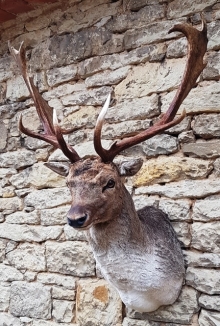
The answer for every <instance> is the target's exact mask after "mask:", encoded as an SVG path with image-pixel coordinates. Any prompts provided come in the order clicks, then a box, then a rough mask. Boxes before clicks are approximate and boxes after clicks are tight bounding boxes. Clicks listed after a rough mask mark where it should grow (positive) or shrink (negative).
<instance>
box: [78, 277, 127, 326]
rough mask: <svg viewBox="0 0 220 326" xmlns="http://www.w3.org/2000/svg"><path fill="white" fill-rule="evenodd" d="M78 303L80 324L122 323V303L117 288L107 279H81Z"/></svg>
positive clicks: (105, 324)
mask: <svg viewBox="0 0 220 326" xmlns="http://www.w3.org/2000/svg"><path fill="white" fill-rule="evenodd" d="M76 304H77V315H76V320H77V322H78V323H79V325H84V326H89V325H97V326H111V325H118V326H119V325H120V324H121V309H122V303H121V301H120V299H119V296H118V294H117V293H116V291H115V289H113V288H112V287H111V286H110V285H109V284H108V283H107V282H106V281H105V280H92V279H88V280H80V281H79V282H78V287H77V302H76Z"/></svg>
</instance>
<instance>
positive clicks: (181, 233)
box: [172, 222, 191, 248]
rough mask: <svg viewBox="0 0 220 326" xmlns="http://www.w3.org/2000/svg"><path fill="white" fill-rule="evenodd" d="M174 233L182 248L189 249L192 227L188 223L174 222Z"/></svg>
mask: <svg viewBox="0 0 220 326" xmlns="http://www.w3.org/2000/svg"><path fill="white" fill-rule="evenodd" d="M172 226H173V228H174V231H175V232H176V235H177V238H178V240H179V241H180V244H181V246H182V247H184V248H185V247H189V245H190V242H191V234H190V225H189V223H186V222H172Z"/></svg>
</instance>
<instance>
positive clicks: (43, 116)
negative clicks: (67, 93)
mask: <svg viewBox="0 0 220 326" xmlns="http://www.w3.org/2000/svg"><path fill="white" fill-rule="evenodd" d="M9 50H10V52H11V54H12V56H13V57H14V59H15V61H16V63H17V65H18V67H19V69H20V72H21V74H22V76H23V79H24V81H25V83H26V85H27V87H28V90H29V92H30V95H31V97H32V99H33V101H34V105H35V107H36V110H37V113H38V116H39V118H40V121H41V123H42V125H43V129H44V133H43V134H40V133H36V132H34V131H31V130H29V129H28V128H25V127H24V125H23V123H22V115H21V116H20V119H19V129H20V131H21V132H23V133H24V134H26V135H28V136H31V137H33V138H38V139H41V140H44V141H46V142H47V143H49V144H51V145H53V146H54V147H55V148H60V149H61V150H62V151H63V153H64V155H65V156H66V157H68V159H69V160H70V161H71V162H72V163H74V162H76V161H79V160H80V157H79V155H78V154H77V153H76V151H75V150H74V149H73V148H72V147H71V146H70V145H68V144H67V143H66V142H65V140H64V138H63V134H68V133H70V132H72V131H74V130H77V129H79V128H77V127H76V128H73V129H71V130H63V129H62V128H61V127H60V126H59V124H58V119H57V115H56V111H55V110H54V109H53V108H52V107H50V106H49V104H48V103H47V102H46V101H45V100H44V98H43V97H42V96H41V94H40V93H39V91H38V89H37V88H36V86H35V85H34V83H33V78H31V77H29V76H28V73H27V67H26V60H25V50H24V48H23V42H22V43H21V45H20V48H19V50H16V49H14V48H13V47H12V46H11V45H10V43H9Z"/></svg>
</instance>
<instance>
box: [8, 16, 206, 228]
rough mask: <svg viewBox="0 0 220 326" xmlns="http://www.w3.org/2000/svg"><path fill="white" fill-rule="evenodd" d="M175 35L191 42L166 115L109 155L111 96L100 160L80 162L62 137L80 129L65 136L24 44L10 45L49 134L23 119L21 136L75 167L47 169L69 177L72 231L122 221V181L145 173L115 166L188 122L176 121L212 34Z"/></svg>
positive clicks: (186, 28)
mask: <svg viewBox="0 0 220 326" xmlns="http://www.w3.org/2000/svg"><path fill="white" fill-rule="evenodd" d="M174 31H179V32H182V33H183V34H184V35H185V36H186V37H187V39H188V59H187V64H186V68H185V72H184V76H183V80H182V82H181V84H180V86H179V88H178V90H177V93H176V95H175V97H174V99H173V101H172V103H171V104H170V106H169V108H168V110H167V112H166V113H165V114H164V115H163V116H162V117H161V118H160V120H159V121H157V122H156V123H155V124H154V125H153V126H151V127H149V128H148V129H147V130H144V131H142V132H140V133H138V134H136V135H134V136H132V137H128V138H124V139H122V140H120V141H117V142H115V143H113V145H111V147H110V148H109V149H104V148H103V147H102V144H101V130H102V125H103V122H104V117H105V114H106V112H107V109H108V107H109V103H110V95H109V96H108V98H107V100H106V102H105V104H104V107H103V109H102V111H101V113H100V115H99V117H98V120H97V123H96V126H95V131H94V147H95V150H96V152H97V154H98V156H97V157H95V158H91V159H86V160H83V159H81V158H80V157H79V155H78V154H77V152H76V151H75V150H74V148H73V147H71V146H70V145H68V144H67V143H66V141H65V140H64V136H63V135H64V134H68V133H70V132H73V131H74V130H77V127H76V128H73V129H72V130H64V129H63V128H61V127H60V126H59V123H58V119H57V116H56V111H55V109H53V108H52V107H50V106H49V105H48V103H47V102H46V101H45V100H44V98H43V97H42V96H41V94H40V93H39V91H38V89H37V87H36V86H35V85H34V83H33V78H31V77H29V76H28V73H27V68H26V60H25V50H24V48H23V44H21V46H20V48H19V50H18V51H17V50H15V49H14V48H13V47H11V46H10V45H9V48H10V51H11V54H12V55H13V57H14V59H15V61H16V62H17V64H18V66H19V68H20V71H21V74H22V76H23V78H24V81H25V83H26V85H27V87H28V89H29V92H30V95H31V97H32V99H33V101H34V104H35V107H36V110H37V113H38V116H39V118H40V121H41V123H42V125H43V129H44V133H36V132H34V131H31V130H29V129H28V128H26V127H24V125H23V123H22V116H21V117H20V120H19V129H20V131H21V132H22V133H24V134H26V135H28V136H31V137H34V138H38V139H41V140H44V141H46V142H48V143H49V144H51V145H53V146H54V147H55V148H60V149H61V150H62V152H63V153H64V155H65V156H66V157H67V158H68V159H69V161H70V164H55V163H54V164H53V163H46V165H47V167H49V168H51V169H52V170H54V171H55V172H57V173H59V174H61V175H63V176H66V177H67V185H68V187H69V188H70V191H71V194H72V206H71V209H70V211H69V213H68V221H69V224H70V225H72V226H73V227H76V228H81V229H85V228H88V227H90V226H91V225H93V224H97V223H101V222H104V221H108V220H110V219H112V218H113V217H115V216H117V215H119V214H120V211H121V209H122V205H123V204H122V202H123V200H122V192H123V183H122V181H121V180H120V176H131V175H134V174H135V173H136V172H137V171H138V170H139V169H140V168H141V165H142V160H141V159H134V160H133V161H130V162H127V161H125V162H122V163H121V164H119V165H116V164H115V163H113V160H114V158H115V157H116V155H118V154H119V153H120V152H121V151H123V150H125V149H127V148H129V147H131V146H133V145H136V144H138V143H140V142H142V141H144V140H146V139H149V138H151V137H153V136H154V135H156V134H159V133H161V132H163V131H164V130H166V129H168V128H170V127H172V126H174V125H176V124H178V123H179V122H180V121H181V120H182V119H183V118H184V116H185V113H183V114H182V115H181V116H180V117H178V118H176V119H174V117H175V115H176V113H177V111H178V109H179V107H180V105H181V103H182V102H183V100H184V99H185V97H186V96H187V95H188V93H189V92H190V90H191V89H192V87H193V86H194V85H195V83H196V80H197V78H198V76H199V75H200V73H201V72H202V70H203V69H204V67H205V64H204V63H203V56H204V54H205V52H206V49H207V37H206V34H207V31H206V24H205V23H204V22H203V27H202V30H201V31H199V30H197V29H196V28H193V27H192V26H190V25H187V24H177V25H175V26H174V27H173V28H172V29H171V30H170V31H169V32H174ZM134 109H135V108H134Z"/></svg>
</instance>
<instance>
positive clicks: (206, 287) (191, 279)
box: [186, 267, 220, 294]
mask: <svg viewBox="0 0 220 326" xmlns="http://www.w3.org/2000/svg"><path fill="white" fill-rule="evenodd" d="M207 278H208V280H209V282H208V283H207V282H206V281H207ZM186 284H188V285H191V286H192V287H194V288H195V289H197V290H199V291H201V292H205V293H207V294H220V280H219V272H218V270H210V269H206V268H194V267H188V268H187V272H186Z"/></svg>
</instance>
